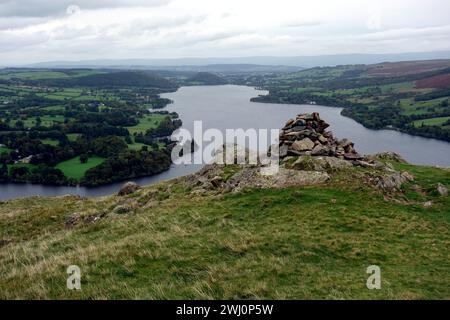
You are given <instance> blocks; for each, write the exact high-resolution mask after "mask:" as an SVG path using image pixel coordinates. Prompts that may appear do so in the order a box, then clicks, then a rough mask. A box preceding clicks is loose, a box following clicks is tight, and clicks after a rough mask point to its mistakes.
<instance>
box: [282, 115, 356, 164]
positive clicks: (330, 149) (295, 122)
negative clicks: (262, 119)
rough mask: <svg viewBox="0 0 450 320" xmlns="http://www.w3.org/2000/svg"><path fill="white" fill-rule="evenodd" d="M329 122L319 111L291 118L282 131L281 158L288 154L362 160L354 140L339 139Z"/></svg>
mask: <svg viewBox="0 0 450 320" xmlns="http://www.w3.org/2000/svg"><path fill="white" fill-rule="evenodd" d="M328 127H329V124H328V123H326V122H325V121H323V120H321V119H320V116H319V113H317V112H314V113H312V114H309V113H306V114H300V115H298V116H297V117H296V118H295V119H290V120H289V121H288V122H287V123H286V125H285V126H284V128H283V129H282V130H281V132H280V151H279V152H280V158H281V159H283V158H285V157H288V156H304V155H311V156H328V157H336V158H340V159H345V160H360V159H362V156H360V155H359V154H358V153H357V152H356V151H355V149H354V144H353V142H351V141H349V140H347V139H343V140H337V139H335V138H334V137H333V134H332V133H331V132H330V131H325V129H326V128H328Z"/></svg>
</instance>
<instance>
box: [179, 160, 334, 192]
mask: <svg viewBox="0 0 450 320" xmlns="http://www.w3.org/2000/svg"><path fill="white" fill-rule="evenodd" d="M230 168H233V169H230ZM230 170H233V171H231V172H229V171H230ZM182 179H183V180H185V181H186V182H187V184H188V186H189V187H190V188H191V189H192V191H191V194H193V195H203V194H208V193H227V192H239V191H241V190H242V189H244V188H263V189H264V188H286V187H292V186H305V185H314V184H322V183H325V182H327V181H329V180H330V176H329V175H328V173H326V172H318V171H300V170H293V169H286V168H280V170H279V172H278V173H277V174H275V175H272V176H263V175H261V167H260V166H251V165H241V166H234V167H230V166H224V165H218V164H211V165H207V166H205V167H204V168H203V169H202V170H200V171H199V172H198V173H195V174H193V175H190V176H187V177H183V178H182Z"/></svg>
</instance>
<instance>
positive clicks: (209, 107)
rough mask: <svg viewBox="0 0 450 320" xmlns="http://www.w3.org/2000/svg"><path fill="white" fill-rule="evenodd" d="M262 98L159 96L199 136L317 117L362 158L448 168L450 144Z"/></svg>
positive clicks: (18, 188)
mask: <svg viewBox="0 0 450 320" xmlns="http://www.w3.org/2000/svg"><path fill="white" fill-rule="evenodd" d="M265 93H266V92H264V91H258V90H255V89H254V88H250V87H245V86H232V85H226V86H197V87H183V88H180V90H178V91H177V92H173V93H167V94H163V95H162V96H163V97H165V98H169V99H172V100H173V101H174V103H173V104H172V105H170V106H168V107H167V110H169V111H176V112H178V114H179V115H180V117H181V119H182V120H183V127H184V128H186V129H188V130H191V132H192V130H193V123H194V121H195V120H202V121H203V129H204V130H205V129H208V128H217V129H220V130H225V129H227V128H229V129H234V128H243V129H248V128H255V129H260V128H261V129H262V128H264V129H272V128H273V129H276V128H280V127H281V126H282V125H283V124H284V123H285V122H286V120H287V119H289V118H291V117H293V116H295V115H297V114H299V113H305V112H319V113H320V115H321V118H322V119H324V120H325V121H327V122H328V123H329V124H330V125H331V127H330V128H329V129H330V130H332V131H333V133H334V135H335V136H336V137H338V138H341V139H342V138H349V139H350V140H352V141H353V142H354V143H355V148H356V149H357V150H358V151H359V152H360V153H362V154H368V153H376V152H383V151H395V152H397V153H400V154H401V155H402V156H403V157H404V158H405V159H407V160H408V161H409V162H411V163H416V164H429V165H441V166H450V143H447V142H443V141H439V140H434V139H427V138H422V137H414V136H410V135H408V134H404V133H400V132H396V131H392V130H370V129H366V128H364V127H363V126H362V125H360V124H358V123H357V122H355V121H353V120H352V119H349V118H346V117H342V116H341V115H340V112H341V109H340V108H332V107H323V106H311V105H280V104H263V103H252V102H250V98H252V97H255V96H257V95H259V94H265ZM200 167H201V166H198V165H197V166H186V165H180V166H175V165H173V166H172V168H171V169H170V170H169V171H167V172H164V173H162V174H159V175H156V176H153V177H148V178H140V179H136V180H134V181H135V182H137V183H138V184H140V185H146V184H151V183H155V182H158V181H162V180H167V179H171V178H175V177H179V176H183V175H186V174H189V173H192V172H195V171H197V170H199V169H200ZM122 184H123V183H116V184H111V185H107V186H102V187H97V188H84V187H52V186H42V185H31V184H3V185H0V199H3V200H4V199H11V198H17V197H24V196H33V195H43V196H54V195H65V194H77V195H82V196H102V195H108V194H112V193H115V192H117V191H118V189H119V188H120V186H121V185H122Z"/></svg>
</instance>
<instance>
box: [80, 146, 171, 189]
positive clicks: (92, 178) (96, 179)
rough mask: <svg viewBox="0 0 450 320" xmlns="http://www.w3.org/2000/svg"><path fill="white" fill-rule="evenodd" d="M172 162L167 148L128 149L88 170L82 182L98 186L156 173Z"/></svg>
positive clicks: (167, 167) (166, 168)
mask: <svg viewBox="0 0 450 320" xmlns="http://www.w3.org/2000/svg"><path fill="white" fill-rule="evenodd" d="M171 163H172V161H171V158H170V153H169V152H168V151H167V150H158V151H146V150H141V151H134V150H126V151H124V152H121V153H119V154H116V155H114V156H112V157H110V158H108V159H107V160H106V161H105V162H103V163H102V164H100V165H99V166H97V167H95V168H92V169H90V170H88V171H87V172H86V174H85V176H84V178H83V179H82V182H81V183H82V184H83V185H87V186H98V185H102V184H106V183H111V182H115V181H122V180H125V179H130V178H137V177H143V176H149V175H154V174H157V173H160V172H163V171H166V170H168V169H169V168H170V165H171Z"/></svg>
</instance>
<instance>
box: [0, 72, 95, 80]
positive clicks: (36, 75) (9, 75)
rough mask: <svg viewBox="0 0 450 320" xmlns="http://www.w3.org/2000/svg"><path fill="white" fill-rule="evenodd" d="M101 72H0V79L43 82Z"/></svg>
mask: <svg viewBox="0 0 450 320" xmlns="http://www.w3.org/2000/svg"><path fill="white" fill-rule="evenodd" d="M100 73H103V72H101V71H96V70H70V71H69V72H63V71H39V70H30V71H18V72H2V73H0V79H3V80H11V79H21V80H45V79H65V78H70V77H82V76H87V75H91V74H100Z"/></svg>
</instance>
